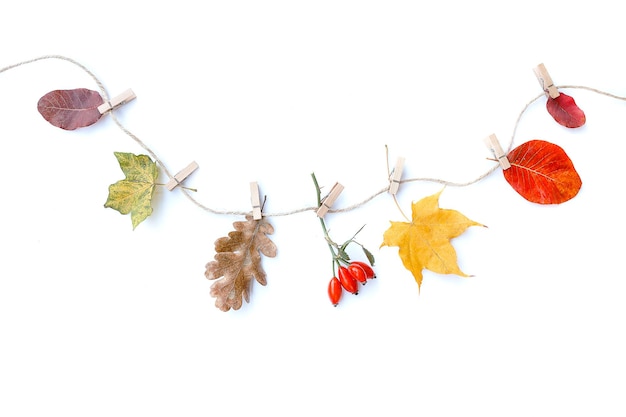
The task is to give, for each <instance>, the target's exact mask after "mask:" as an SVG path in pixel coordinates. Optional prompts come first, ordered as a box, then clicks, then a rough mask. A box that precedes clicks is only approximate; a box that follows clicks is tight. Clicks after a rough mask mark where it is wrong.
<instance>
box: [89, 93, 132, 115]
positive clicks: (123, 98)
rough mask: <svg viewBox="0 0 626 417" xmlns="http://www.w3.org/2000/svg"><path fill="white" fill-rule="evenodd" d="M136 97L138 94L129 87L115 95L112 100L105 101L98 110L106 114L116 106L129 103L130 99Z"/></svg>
mask: <svg viewBox="0 0 626 417" xmlns="http://www.w3.org/2000/svg"><path fill="white" fill-rule="evenodd" d="M135 98H137V96H136V95H135V93H133V90H131V89H130V88H129V89H128V90H126V91H124V92H123V93H122V94H120V95H119V96H115V97H113V98H112V99H111V100H109V101H105V102H104V103H102V104H101V105H99V106H98V111H99V112H100V114H104V113H106V112H108V111H111V110H113V109H114V108H116V107H119V106H121V105H123V104H126V103H128V102H129V101H132V100H134V99H135Z"/></svg>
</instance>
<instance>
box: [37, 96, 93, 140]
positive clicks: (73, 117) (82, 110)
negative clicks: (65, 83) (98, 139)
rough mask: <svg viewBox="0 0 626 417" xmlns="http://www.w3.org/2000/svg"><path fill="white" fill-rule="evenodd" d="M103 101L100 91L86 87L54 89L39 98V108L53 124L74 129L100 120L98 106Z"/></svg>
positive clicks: (44, 116)
mask: <svg viewBox="0 0 626 417" xmlns="http://www.w3.org/2000/svg"><path fill="white" fill-rule="evenodd" d="M102 103H104V100H103V99H102V96H101V95H100V93H98V92H97V91H92V90H88V89H86V88H77V89H74V90H54V91H51V92H49V93H48V94H46V95H44V96H43V97H41V98H40V99H39V102H38V103H37V110H39V113H41V115H42V116H43V118H44V119H46V120H47V121H48V122H50V123H51V124H52V125H54V126H56V127H60V128H61V129H65V130H74V129H78V128H79V127H85V126H90V125H92V124H94V123H96V122H97V121H98V120H100V117H102V114H100V111H99V110H98V106H100V105H101V104H102Z"/></svg>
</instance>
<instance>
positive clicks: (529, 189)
mask: <svg viewBox="0 0 626 417" xmlns="http://www.w3.org/2000/svg"><path fill="white" fill-rule="evenodd" d="M507 158H508V160H509V162H510V164H511V168H509V169H506V170H504V171H502V172H503V173H504V178H505V179H506V180H507V182H508V183H509V184H511V187H513V189H514V190H515V191H517V192H518V193H519V194H520V195H521V196H522V197H524V198H525V199H526V200H528V201H531V202H533V203H538V204H560V203H564V202H565V201H567V200H570V199H572V198H574V196H576V194H578V191H579V190H580V187H581V186H582V181H581V179H580V176H579V175H578V172H576V169H575V168H574V164H573V163H572V161H571V159H570V158H569V157H568V156H567V154H566V153H565V151H564V150H563V149H562V148H561V147H560V146H558V145H555V144H553V143H550V142H546V141H543V140H531V141H529V142H526V143H523V144H521V145H520V146H518V147H517V148H515V149H513V150H512V151H511V152H510V153H509V154H508V155H507Z"/></svg>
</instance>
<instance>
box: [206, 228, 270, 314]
mask: <svg viewBox="0 0 626 417" xmlns="http://www.w3.org/2000/svg"><path fill="white" fill-rule="evenodd" d="M233 226H234V228H235V230H234V231H232V232H229V233H228V236H226V237H221V238H219V239H217V240H216V241H215V252H217V253H216V254H215V260H214V261H211V262H209V263H207V264H206V272H205V273H204V275H205V276H206V277H207V278H208V279H210V280H217V281H215V282H214V283H213V285H211V296H212V297H215V298H216V300H215V306H216V307H217V308H219V309H220V310H222V311H228V310H230V309H231V308H232V309H233V310H239V308H241V306H242V304H243V300H244V299H245V300H246V302H247V303H249V302H250V288H251V285H252V279H253V278H255V279H256V280H257V282H258V283H259V284H261V285H266V284H267V280H266V275H265V271H264V270H263V268H262V266H261V254H263V255H265V256H267V257H269V258H273V257H275V256H276V245H275V244H274V242H272V241H271V240H270V239H269V238H268V237H267V235H271V234H272V233H274V228H273V227H272V225H271V224H269V223H268V222H267V221H266V220H265V219H261V220H254V219H253V218H252V216H246V221H245V222H244V221H237V222H234V223H233Z"/></svg>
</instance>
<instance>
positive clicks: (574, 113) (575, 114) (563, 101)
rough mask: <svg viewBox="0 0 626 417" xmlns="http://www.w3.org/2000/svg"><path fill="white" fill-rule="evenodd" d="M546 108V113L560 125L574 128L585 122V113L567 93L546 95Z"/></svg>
mask: <svg viewBox="0 0 626 417" xmlns="http://www.w3.org/2000/svg"><path fill="white" fill-rule="evenodd" d="M546 108H547V109H548V113H550V115H551V116H552V117H553V118H554V120H556V122H557V123H558V124H560V125H563V126H565V127H570V128H576V127H581V126H582V125H584V124H585V121H586V117H585V113H584V112H583V111H582V110H581V109H580V107H578V106H577V105H576V102H575V101H574V99H573V98H572V97H570V96H568V95H567V94H563V93H559V96H558V97H557V98H552V97H548V101H547V102H546Z"/></svg>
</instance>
